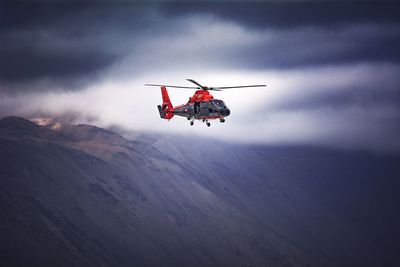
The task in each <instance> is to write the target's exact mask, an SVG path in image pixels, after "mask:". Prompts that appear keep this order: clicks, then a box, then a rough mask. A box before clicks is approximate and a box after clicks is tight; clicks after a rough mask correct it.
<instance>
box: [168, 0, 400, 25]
mask: <svg viewBox="0 0 400 267" xmlns="http://www.w3.org/2000/svg"><path fill="white" fill-rule="evenodd" d="M161 10H162V11H163V12H164V13H165V14H166V15H167V16H191V15H194V14H212V15H216V16H218V17H220V18H223V19H226V20H230V21H235V22H239V23H241V24H243V25H246V26H248V27H250V28H266V27H270V28H293V27H303V26H314V25H317V26H322V27H337V26H343V25H345V24H354V23H365V22H373V23H399V22H400V4H399V3H398V2H397V1H246V2H241V1H219V2H215V1H190V2H182V1H179V2H166V3H164V4H162V9H161Z"/></svg>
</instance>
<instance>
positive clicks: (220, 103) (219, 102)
mask: <svg viewBox="0 0 400 267" xmlns="http://www.w3.org/2000/svg"><path fill="white" fill-rule="evenodd" d="M211 102H212V103H213V105H214V106H215V107H217V108H223V107H225V103H224V101H222V100H218V99H214V100H212V101H211Z"/></svg>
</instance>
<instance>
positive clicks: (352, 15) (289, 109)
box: [0, 0, 400, 152]
mask: <svg viewBox="0 0 400 267" xmlns="http://www.w3.org/2000/svg"><path fill="white" fill-rule="evenodd" d="M0 37H1V39H0V101H1V102H0V104H1V116H6V115H18V116H24V117H37V116H61V115H63V114H74V116H76V118H77V121H79V122H90V123H93V124H96V125H98V126H101V127H119V128H123V129H126V130H129V131H135V132H156V133H161V134H181V135H185V136H194V137H198V136H206V137H210V138H216V139H218V140H225V141H228V142H238V143H255V144H278V145H316V146H327V147H334V148H340V149H347V150H367V151H379V152H382V151H383V152H387V151H389V152H400V137H399V136H400V49H399V47H400V4H398V3H396V1H392V2H385V1H354V2H350V1H308V2H303V1H251V2H248V1H246V2H245V1H243V2H241V1H213V2H211V1H197V2H194V1H147V2H145V1H139V2H135V1H99V2H94V1H57V0H53V1H29V0H28V1H10V2H8V1H1V3H0ZM187 78H192V79H195V80H197V81H198V82H200V83H202V84H204V85H206V86H235V85H246V84H267V87H264V88H246V89H232V90H226V91H222V92H215V93H213V95H214V97H215V98H217V99H223V100H224V101H225V103H226V104H227V106H228V107H229V108H230V110H231V115H230V116H229V117H227V119H226V122H225V123H224V124H221V123H219V122H217V121H215V122H212V125H211V127H210V128H208V127H206V126H205V125H204V124H203V123H201V122H196V123H195V125H194V126H193V127H190V126H189V122H188V121H187V120H186V119H185V118H181V117H174V118H173V119H172V120H170V121H165V120H161V119H160V117H159V114H158V110H157V107H156V106H157V105H158V104H161V94H160V89H159V88H157V87H145V86H144V84H145V83H156V84H160V83H161V84H175V85H181V86H191V84H189V83H188V82H187V81H185V79H187ZM193 93H194V92H193V91H190V90H183V89H173V88H171V89H169V94H170V97H171V101H172V104H173V105H178V104H183V103H186V102H187V101H188V98H189V97H190V96H191V95H192V94H193Z"/></svg>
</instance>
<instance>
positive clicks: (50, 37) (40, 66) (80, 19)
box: [0, 2, 151, 89]
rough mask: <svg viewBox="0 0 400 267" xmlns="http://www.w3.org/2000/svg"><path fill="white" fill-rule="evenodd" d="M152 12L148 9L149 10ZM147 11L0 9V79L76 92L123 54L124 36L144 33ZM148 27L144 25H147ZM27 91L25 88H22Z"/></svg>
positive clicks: (123, 7)
mask: <svg viewBox="0 0 400 267" xmlns="http://www.w3.org/2000/svg"><path fill="white" fill-rule="evenodd" d="M150 6H151V5H150ZM148 8H149V6H147V5H146V6H143V5H136V4H117V5H110V4H107V3H103V4H90V3H89V4H88V3H86V4H85V3H84V4H80V3H77V2H72V3H67V2H39V3H35V2H16V3H10V2H5V3H2V9H1V28H0V34H1V47H0V55H1V58H0V60H1V62H0V63H1V64H0V79H1V81H2V82H3V83H4V84H6V85H9V86H8V88H14V87H15V86H14V87H13V86H12V85H13V84H14V83H22V84H23V86H22V87H24V88H26V87H25V84H26V83H29V82H32V81H35V80H39V79H45V80H47V81H48V82H49V81H50V83H49V86H50V87H60V86H59V85H60V84H62V85H63V86H62V87H66V88H69V89H75V88H76V87H77V85H81V83H82V82H90V80H91V79H93V78H96V77H97V76H98V74H99V72H100V71H102V70H104V69H106V68H107V67H110V66H111V65H112V64H114V63H115V62H116V61H117V60H118V59H120V58H121V57H123V56H124V55H125V54H126V52H127V51H126V50H124V49H123V48H122V47H123V45H121V44H123V43H124V42H125V41H126V39H127V38H126V37H125V35H129V34H132V33H133V34H135V33H134V31H135V30H138V28H142V29H143V28H145V27H146V26H147V25H146V20H147V19H146V15H144V13H146V10H147V9H148ZM147 23H148V20H147ZM26 89H28V88H26Z"/></svg>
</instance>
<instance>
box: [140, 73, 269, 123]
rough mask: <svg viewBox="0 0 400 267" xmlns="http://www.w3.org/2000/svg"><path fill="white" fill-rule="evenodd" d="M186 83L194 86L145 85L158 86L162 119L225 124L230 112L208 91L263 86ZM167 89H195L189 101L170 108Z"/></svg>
mask: <svg viewBox="0 0 400 267" xmlns="http://www.w3.org/2000/svg"><path fill="white" fill-rule="evenodd" d="M186 80H187V81H189V82H191V83H193V84H195V85H196V87H194V86H192V87H189V86H176V85H165V84H145V85H146V86H157V87H158V86H160V87H161V96H162V101H163V102H162V104H161V105H158V106H157V108H158V112H159V113H160V117H161V118H162V119H166V120H170V119H172V117H174V115H177V116H182V117H186V118H187V119H188V120H189V121H190V125H191V126H193V124H194V120H200V121H202V122H203V123H204V122H205V123H206V125H207V127H210V126H211V123H210V120H216V119H219V121H220V122H221V123H224V122H225V117H228V116H229V114H230V113H231V111H230V110H229V108H228V107H227V106H226V105H225V102H224V101H222V100H219V99H214V97H213V96H212V95H211V94H210V92H209V91H222V90H225V89H232V88H244V87H263V86H266V85H265V84H259V85H241V86H228V87H207V86H203V85H201V84H199V83H198V82H196V81H195V80H193V79H186ZM167 87H170V88H181V89H196V90H197V91H196V92H195V93H194V95H193V96H192V97H189V101H188V102H187V103H186V104H183V105H179V106H175V107H174V106H172V103H171V100H170V99H169V95H168V91H167Z"/></svg>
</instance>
